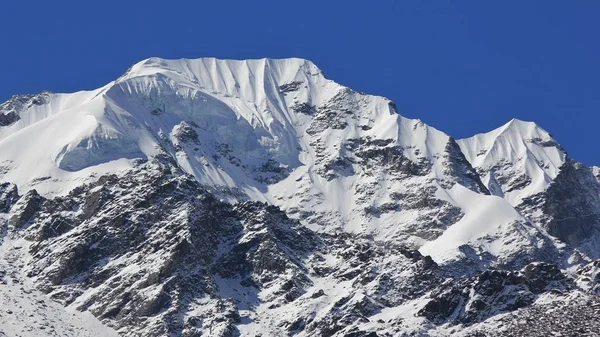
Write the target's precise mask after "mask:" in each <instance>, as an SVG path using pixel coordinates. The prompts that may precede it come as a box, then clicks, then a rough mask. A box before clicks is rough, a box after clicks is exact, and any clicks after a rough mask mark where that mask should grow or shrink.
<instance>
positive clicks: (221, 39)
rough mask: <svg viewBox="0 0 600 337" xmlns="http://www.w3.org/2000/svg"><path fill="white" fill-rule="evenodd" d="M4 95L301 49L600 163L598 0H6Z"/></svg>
mask: <svg viewBox="0 0 600 337" xmlns="http://www.w3.org/2000/svg"><path fill="white" fill-rule="evenodd" d="M0 13H2V16H1V19H0V46H2V49H1V51H0V64H1V65H2V80H1V81H0V101H4V100H6V99H8V98H9V97H10V96H11V95H13V94H18V93H37V92H39V91H41V90H50V91H55V92H71V91H77V90H82V89H92V88H96V87H99V86H101V85H104V84H106V83H107V82H109V81H111V80H113V79H115V78H117V77H118V76H119V75H121V74H122V73H123V72H124V71H125V70H126V69H127V68H128V67H129V66H131V65H132V64H133V63H135V62H137V61H139V60H142V59H144V58H147V57H150V56H159V57H165V58H182V57H187V58H196V57H205V56H214V57H220V58H262V57H272V58H280V57H291V56H294V57H302V58H307V59H310V60H312V61H313V62H315V63H316V64H317V65H318V66H319V67H320V68H321V69H322V70H323V72H324V73H325V75H326V76H327V77H328V78H331V79H333V80H335V81H337V82H339V83H341V84H344V85H347V86H349V87H352V88H353V89H356V90H360V91H364V92H367V93H371V94H378V95H382V96H386V97H389V98H390V99H392V100H394V101H395V102H396V103H397V105H398V107H399V109H400V113H401V114H403V115H405V116H407V117H412V118H420V119H422V120H423V121H424V122H426V123H428V124H430V125H432V126H435V127H437V128H439V129H441V130H443V131H445V132H447V133H449V134H450V135H452V136H454V137H455V138H461V137H467V136H470V135H472V134H475V133H478V132H485V131H488V130H491V129H493V128H496V127H498V126H500V125H502V124H504V123H506V122H507V121H509V120H510V119H511V118H513V117H515V118H519V119H524V120H533V121H536V122H537V123H538V124H540V125H541V126H542V127H544V128H545V129H547V130H548V131H550V132H551V133H552V134H553V135H554V136H555V137H556V138H557V140H558V141H559V142H560V143H561V144H562V145H563V146H564V147H565V148H566V149H567V150H568V152H569V154H570V155H571V157H573V158H575V159H577V160H580V161H583V162H585V163H586V164H590V165H591V164H596V165H597V164H600V156H599V152H598V150H597V145H596V144H597V143H599V141H598V139H597V137H598V136H597V135H598V132H597V130H598V129H599V128H600V62H599V60H600V38H599V36H598V35H599V34H600V20H599V19H598V18H599V17H600V1H597V0H587V1H585V0H581V1H553V0H547V1H475V0H473V1H442V0H439V1H427V0H423V1H417V0H414V1H408V0H407V1H396V0H394V1H353V0H351V1H324V0H321V1H312V0H306V1H294V2H291V1H271V0H268V1H210V2H208V1H173V2H171V3H169V2H166V1H160V2H159V1H137V0H127V1H126V0H121V1H113V0H105V1H101V2H100V1H98V2H89V1H70V0H64V1H60V0H56V1H48V2H46V1H27V0H21V1H18V2H17V1H10V2H8V1H5V2H3V3H2V4H1V5H0Z"/></svg>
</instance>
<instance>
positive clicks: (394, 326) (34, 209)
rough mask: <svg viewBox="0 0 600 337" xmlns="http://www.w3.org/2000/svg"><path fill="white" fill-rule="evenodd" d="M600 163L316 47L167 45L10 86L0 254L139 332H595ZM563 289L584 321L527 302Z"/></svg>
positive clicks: (62, 295)
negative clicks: (401, 102)
mask: <svg viewBox="0 0 600 337" xmlns="http://www.w3.org/2000/svg"><path fill="white" fill-rule="evenodd" d="M597 177H598V174H597V168H588V167H585V166H584V165H583V164H581V163H578V162H576V161H574V160H572V159H570V158H569V157H568V156H567V154H566V151H565V150H564V149H563V148H562V147H561V146H560V145H559V144H558V143H557V142H556V141H555V140H554V139H553V138H552V136H551V135H550V134H548V133H547V132H546V131H544V130H543V129H541V128H540V127H539V126H537V125H535V124H534V123H530V122H522V121H518V120H512V121H511V122H509V123H508V124H506V125H505V126H503V127H501V128H499V129H496V130H493V131H491V132H489V133H486V134H479V135H476V136H474V137H472V138H468V139H462V140H458V141H455V140H454V139H453V138H452V137H450V136H448V135H446V134H445V133H443V132H441V131H439V130H437V129H435V128H432V127H430V126H428V125H426V124H424V123H423V122H421V121H419V120H412V119H408V118H405V117H402V116H400V115H399V114H398V112H397V111H396V107H395V104H394V103H393V102H391V101H389V100H388V99H386V98H383V97H378V96H371V95H367V94H364V93H360V92H356V91H354V90H352V89H350V88H347V87H344V86H342V85H339V84H337V83H335V82H333V81H331V80H328V79H326V78H325V77H324V75H323V73H322V72H321V71H320V70H319V69H318V68H317V67H316V66H315V65H314V64H312V63H311V62H310V61H306V60H301V59H281V60H271V59H262V60H245V61H236V60H217V59H212V58H206V59H196V60H185V59H184V60H163V59H158V58H151V59H148V60H145V61H142V62H140V63H138V64H136V65H134V66H133V67H132V68H130V69H129V70H128V71H127V72H126V73H125V74H124V75H123V76H121V77H120V78H118V79H117V80H115V81H114V82H111V83H109V84H107V85H106V86H104V87H102V88H99V89H97V90H93V91H87V92H78V93H73V94H54V93H49V92H44V93H41V94H38V95H28V96H14V97H13V98H11V100H9V101H8V102H6V103H4V104H2V105H0V181H4V183H3V184H2V185H0V229H1V230H2V233H3V234H2V239H1V240H2V241H1V242H2V243H1V244H2V246H0V247H2V248H3V249H2V250H0V254H2V257H3V258H6V257H9V256H10V258H11V261H14V262H13V263H11V265H10V266H6V268H7V269H10V268H13V269H14V270H15V272H14V275H15V276H14V277H13V279H12V281H11V282H12V283H15V282H16V283H17V284H18V283H20V282H28V283H31V284H32V285H34V286H35V287H36V290H35V291H39V292H43V293H44V294H45V295H40V296H47V297H49V298H51V299H52V300H54V301H56V302H58V303H60V304H61V305H63V306H64V307H65V308H66V309H65V310H77V311H87V312H90V313H92V314H93V315H94V316H95V317H96V318H97V319H98V320H100V321H101V322H102V324H104V325H105V326H106V328H105V329H107V330H106V331H112V330H111V329H114V331H116V332H117V333H120V334H122V335H125V334H127V335H134V336H179V335H184V336H235V335H242V336H255V335H259V334H262V335H263V336H287V335H298V336H334V335H335V336H396V335H403V334H417V335H433V336H435V335H439V336H445V335H450V334H462V335H465V336H467V335H469V336H470V335H473V336H475V335H497V334H496V333H498V331H499V330H498V328H499V327H502V328H503V329H504V330H501V331H502V333H505V334H506V335H511V334H515V333H518V334H524V333H531V334H534V333H539V334H540V335H544V333H545V332H544V331H546V330H547V329H551V330H556V331H559V330H560V331H563V332H564V333H571V332H572V329H573V328H574V327H576V328H578V329H579V328H580V329H582V330H581V331H580V333H581V334H583V335H585V334H586V333H587V334H589V335H594V334H597V333H600V330H599V329H600V328H599V327H598V326H596V325H595V324H592V323H590V322H589V318H590V317H599V315H600V312H598V310H600V307H598V306H595V305H596V303H600V301H599V299H598V298H597V296H598V294H599V293H598V292H599V290H598V289H600V286H599V285H598V284H599V282H600V278H599V277H597V276H598V275H600V274H598V268H599V267H598V266H597V264H598V262H594V259H597V258H598V257H600V239H599V234H598V232H599V229H600V183H599V182H598V179H597ZM16 247H18V248H16ZM15 249H17V250H18V254H17V253H16V252H15ZM17 266H22V267H17ZM17 268H18V269H22V270H23V273H17V272H16V270H17ZM13 269H11V270H13ZM4 273H6V272H4ZM2 275H3V274H2V270H1V269H0V276H2ZM0 281H1V280H0ZM12 283H11V284H12ZM0 290H2V284H1V283H0ZM3 294H7V293H6V292H3ZM6 296H9V297H10V296H18V295H16V294H12V295H6ZM57 305H58V304H57ZM547 308H561V311H562V312H572V315H570V316H569V318H568V320H570V321H569V324H570V325H569V324H566V323H567V319H566V318H565V320H564V321H563V322H562V323H564V324H562V323H561V322H560V321H557V322H552V323H549V324H545V325H544V327H542V328H540V327H537V328H535V329H534V328H533V327H528V326H526V325H525V326H524V325H523V324H521V322H520V321H519V320H517V319H516V318H512V317H514V315H515V314H516V315H517V316H518V315H521V316H523V317H528V319H532V320H541V319H542V318H543V317H544V316H545V315H546V312H548V309H547ZM594 308H598V310H596V309H594ZM65 315H66V314H65ZM57 317H58V316H57ZM0 318H2V316H0ZM2 322H4V321H2V320H0V336H2V334H4V335H7V336H13V335H15V336H16V335H17V334H15V333H14V332H13V331H14V330H11V329H12V328H11V329H9V328H5V327H3V326H9V325H8V323H2ZM559 323H561V324H559ZM528 329H530V330H528ZM544 329H546V330H544ZM561 329H562V330H561ZM39 333H40V334H43V332H39ZM47 333H48V335H51V333H50V331H47ZM96 333H97V334H108V333H109V332H96Z"/></svg>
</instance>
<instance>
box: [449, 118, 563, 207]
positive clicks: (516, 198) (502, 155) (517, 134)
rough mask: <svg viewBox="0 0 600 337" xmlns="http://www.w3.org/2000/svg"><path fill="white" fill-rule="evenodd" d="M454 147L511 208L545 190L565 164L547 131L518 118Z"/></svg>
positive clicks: (464, 140) (492, 191)
mask: <svg viewBox="0 0 600 337" xmlns="http://www.w3.org/2000/svg"><path fill="white" fill-rule="evenodd" d="M458 144H459V145H460V148H461V149H462V151H463V153H464V154H465V157H466V158H467V160H469V162H470V163H471V164H472V165H473V167H475V168H476V169H477V171H478V172H479V174H480V175H481V177H482V181H483V183H484V184H485V185H486V186H487V187H488V189H489V190H490V192H491V193H492V194H494V195H498V196H501V197H503V198H505V199H506V200H508V201H509V202H510V203H511V204H512V205H514V206H517V205H519V204H520V203H521V202H522V200H523V199H524V198H527V197H529V196H531V195H534V194H536V193H539V192H543V191H545V190H546V189H547V188H548V186H549V185H550V183H551V182H552V181H553V180H554V179H555V178H556V176H557V175H558V173H559V170H560V167H561V166H562V165H563V164H564V163H565V161H566V152H565V151H564V150H563V149H562V148H561V147H560V145H558V143H556V141H555V140H554V139H553V138H552V136H551V135H550V134H549V133H548V132H546V131H545V130H543V129H542V128H540V127H539V126H537V125H536V124H535V123H533V122H524V121H520V120H518V119H513V120H511V121H510V122H508V123H507V124H505V125H503V126H501V127H499V128H497V129H495V130H493V131H490V132H488V133H482V134H478V135H475V136H473V137H471V138H466V139H461V140H459V141H458Z"/></svg>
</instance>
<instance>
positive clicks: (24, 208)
mask: <svg viewBox="0 0 600 337" xmlns="http://www.w3.org/2000/svg"><path fill="white" fill-rule="evenodd" d="M42 200H43V198H42V197H41V196H40V195H39V194H38V193H37V191H36V190H30V191H29V192H27V193H25V195H23V196H22V197H21V198H20V199H19V200H18V201H17V202H16V204H15V205H14V206H13V209H12V213H13V215H12V216H11V218H10V219H9V221H8V225H9V226H12V227H17V228H18V227H23V226H24V225H25V224H26V223H27V222H28V221H29V220H30V219H31V217H32V216H33V215H34V214H35V212H36V211H37V210H38V209H39V207H40V205H41V203H42Z"/></svg>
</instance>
